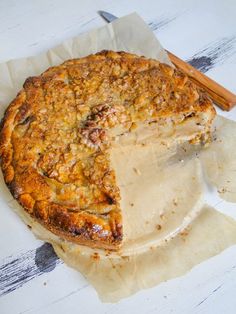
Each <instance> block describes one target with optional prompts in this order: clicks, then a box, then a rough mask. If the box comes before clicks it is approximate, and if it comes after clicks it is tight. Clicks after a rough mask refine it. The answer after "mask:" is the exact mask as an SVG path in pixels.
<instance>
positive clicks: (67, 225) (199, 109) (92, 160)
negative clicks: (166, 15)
mask: <svg viewBox="0 0 236 314" xmlns="http://www.w3.org/2000/svg"><path fill="white" fill-rule="evenodd" d="M214 117H215V110H214V107H213V105H212V102H211V100H210V99H209V98H208V97H207V95H206V94H205V93H204V91H202V90H200V89H199V88H198V87H196V86H195V85H194V84H193V83H192V82H191V81H190V80H189V79H188V77H187V76H186V75H184V74H183V73H182V72H180V71H179V70H177V69H174V68H172V67H170V66H168V65H166V64H161V63H159V62H158V61H157V60H152V59H146V58H144V57H140V56H137V55H134V54H130V53H126V52H113V51H102V52H100V53H97V54H95V55H90V56H87V57H84V58H81V59H74V60H68V61H66V62H64V63H63V64H61V65H59V66H55V67H51V68H49V69H48V70H47V71H45V72H44V73H43V74H41V75H40V76H37V77H30V78H28V79H27V80H26V81H25V83H24V85H23V89H22V90H21V91H20V92H19V94H18V95H17V97H16V98H15V99H14V100H13V101H12V103H11V104H10V105H9V107H8V108H7V110H6V112H5V115H4V118H3V120H2V125H1V132H0V154H1V167H2V171H3V175H4V179H5V182H6V184H7V185H8V187H9V189H10V191H11V193H12V195H13V197H14V198H15V199H16V200H17V201H18V202H19V203H20V204H21V205H22V207H23V208H24V210H25V211H26V212H27V213H29V214H30V215H31V217H33V218H34V219H35V220H37V221H38V222H39V223H41V224H42V225H43V226H44V227H45V228H46V229H48V230H49V231H51V232H53V233H54V234H56V235H58V236H60V237H61V238H62V239H67V240H69V241H72V242H76V243H78V244H83V245H87V246H90V247H97V248H103V249H110V250H117V249H119V247H120V245H121V243H122V238H123V232H122V211H121V208H120V190H119V187H118V186H117V184H116V174H115V171H114V169H113V168H112V166H111V163H110V150H111V148H112V146H113V145H115V143H116V142H117V141H121V142H122V143H124V145H125V143H126V141H127V139H129V138H131V139H132V141H133V142H132V143H133V145H148V143H149V141H152V138H162V139H167V138H168V137H171V138H175V140H176V141H186V140H187V141H191V142H193V143H198V142H208V141H209V139H210V132H211V125H212V122H213V119H214ZM147 162H148V160H147Z"/></svg>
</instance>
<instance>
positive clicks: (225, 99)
mask: <svg viewBox="0 0 236 314" xmlns="http://www.w3.org/2000/svg"><path fill="white" fill-rule="evenodd" d="M167 53H168V56H169V58H170V60H171V62H172V63H173V64H174V65H175V66H176V68H179V69H180V70H182V72H184V73H185V74H187V75H188V76H189V77H190V79H191V80H192V81H193V82H194V83H195V84H196V85H198V86H199V87H201V88H203V89H204V90H205V91H206V92H207V94H208V95H209V97H210V98H211V99H212V101H213V102H214V103H215V104H216V105H217V106H218V107H220V108H221V109H223V110H226V111H229V110H231V109H232V108H233V107H234V106H235V105H236V95H235V94H233V93H231V92H230V91H229V90H227V89H226V88H224V87H223V86H221V85H220V84H218V83H216V82H215V81H213V80H212V79H210V78H209V77H207V76H206V75H205V74H203V73H201V72H200V71H198V70H197V69H195V68H194V67H192V66H191V65H190V64H188V63H187V62H185V61H183V60H181V59H180V58H178V57H177V56H175V55H174V54H173V53H171V52H169V51H167Z"/></svg>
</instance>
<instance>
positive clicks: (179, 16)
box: [0, 0, 236, 314]
mask: <svg viewBox="0 0 236 314" xmlns="http://www.w3.org/2000/svg"><path fill="white" fill-rule="evenodd" d="M97 10H106V11H109V12H111V13H113V14H115V15H117V16H122V15H125V14H128V13H131V12H133V11H137V12H138V13H139V14H140V15H141V16H142V17H143V18H144V20H145V21H146V22H147V23H149V24H150V26H151V27H152V29H153V30H154V32H155V34H156V35H157V36H158V38H159V40H160V41H161V43H162V44H163V46H164V47H165V48H167V49H168V50H170V51H172V52H174V53H175V54H176V55H178V56H180V57H181V58H183V59H185V60H189V61H191V63H192V64H194V65H195V66H197V67H198V68H199V69H201V70H202V71H204V72H207V75H209V76H210V77H212V78H214V79H215V80H217V81H218V82H219V83H221V84H223V85H224V86H226V87H227V88H229V89H231V90H232V91H234V92H236V84H235V81H236V18H235V16H236V1H234V0H231V1H230V0H224V1H222V0H217V1H216V0H215V1H213V0H212V1H211V0H207V1H206V0H199V1H195V0H178V1H176V0H165V1H160V0H146V1H141V0H133V1H127V0H120V1H114V0H86V1H82V0H67V1H65V0H58V1H53V0H37V1H29V0H28V1H27V0H0V43H1V45H0V62H1V61H6V60H8V59H13V58H19V57H24V56H29V55H34V54H37V53H39V52H42V51H44V50H46V49H48V48H50V47H52V46H54V45H56V44H59V43H60V42H61V41H62V40H64V39H67V38H69V37H72V36H75V35H78V34H79V33H81V32H85V31H87V30H90V29H92V28H94V27H97V26H101V25H103V24H104V23H105V22H104V21H103V20H102V19H101V18H100V17H99V16H98V14H97ZM223 115H225V116H228V117H230V118H232V119H234V120H236V109H234V110H233V111H232V112H229V113H223ZM1 193H2V191H0V197H1ZM208 202H209V203H210V204H212V205H215V207H216V208H217V209H218V210H220V211H222V212H224V213H226V214H228V215H231V216H233V217H234V218H235V219H236V205H235V204H230V203H226V202H224V201H222V200H221V199H219V198H215V197H214V198H211V197H209V200H208ZM0 217H1V219H0V248H1V249H0V294H1V297H0V313H1V314H13V313H14V314H15V313H17V314H19V313H27V314H28V313H29V314H31V313H32V314H33V313H37V314H38V313H40V314H41V313H42V314H46V313H48V314H49V313H50V314H53V313H57V314H62V313H76V314H77V313H93V312H96V313H123V314H124V313H129V314H131V313H181V314H183V313H186V314H189V313H207V314H209V313H214V314H215V313H216V314H218V313H219V314H221V313H230V314H233V313H236V247H231V248H229V249H228V250H226V251H224V252H223V253H222V254H220V255H218V256H216V257H214V258H211V259H210V260H208V261H206V262H204V263H202V264H200V265H198V266H197V267H195V268H194V269H192V271H191V272H189V273H188V274H187V275H185V276H183V277H181V278H177V279H174V280H171V281H168V282H166V283H163V284H161V285H159V286H157V287H155V288H152V289H149V290H146V291H141V292H139V293H138V294H136V295H134V296H132V297H130V298H128V299H125V300H122V301H121V302H119V303H117V304H102V303H101V302H100V301H99V299H98V297H97V295H96V292H95V290H94V289H93V288H92V287H91V286H90V285H88V284H87V282H86V280H85V279H83V278H82V276H81V275H80V274H79V273H77V272H75V271H74V270H72V269H70V268H68V267H67V266H65V265H64V264H63V263H62V262H61V261H60V260H58V259H57V258H56V256H55V255H54V254H53V252H52V250H51V248H50V246H49V245H45V244H43V243H42V242H41V241H38V240H36V239H35V238H34V236H33V235H32V234H31V232H30V231H29V230H28V229H27V227H26V226H25V225H24V224H23V223H22V222H21V221H20V219H19V218H18V217H16V215H15V214H14V213H13V212H12V211H11V210H10V209H9V208H8V207H5V208H3V207H2V208H0Z"/></svg>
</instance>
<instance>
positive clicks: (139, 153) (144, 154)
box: [0, 14, 236, 302]
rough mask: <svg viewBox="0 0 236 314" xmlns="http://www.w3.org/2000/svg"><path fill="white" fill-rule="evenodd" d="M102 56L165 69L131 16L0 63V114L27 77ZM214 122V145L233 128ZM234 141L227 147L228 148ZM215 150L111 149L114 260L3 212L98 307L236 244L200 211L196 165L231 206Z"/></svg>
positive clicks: (234, 230)
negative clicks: (119, 232)
mask: <svg viewBox="0 0 236 314" xmlns="http://www.w3.org/2000/svg"><path fill="white" fill-rule="evenodd" d="M103 49H112V50H116V51H119V50H125V51H128V52H133V53H136V54H138V55H144V56H146V57H152V58H156V59H158V60H160V61H161V62H165V63H169V64H171V63H170V61H169V60H168V57H167V55H166V52H165V51H164V49H163V48H162V47H161V45H160V43H159V42H158V41H157V39H156V38H155V36H154V35H153V33H152V32H151V31H150V29H149V28H148V26H147V25H146V24H145V23H144V22H143V20H142V19H141V18H140V17H139V16H138V15H137V14H131V15H129V16H126V17H123V18H121V19H119V20H116V21H114V22H113V23H111V24H107V25H106V26H104V27H102V28H99V29H96V30H93V31H91V32H89V33H86V34H82V35H80V36H78V37H76V38H73V39H69V40H68V41H66V42H63V43H62V44H61V45H59V46H57V47H55V48H53V49H51V50H49V51H48V52H46V53H43V54H41V55H39V56H35V57H30V58H25V59H19V60H12V61H9V62H6V63H2V64H0V110H1V112H0V113H1V115H2V114H3V111H4V110H5V108H6V107H7V105H8V104H9V102H10V101H11V100H12V99H13V98H14V97H15V95H16V94H17V92H18V91H19V90H20V89H21V87H22V84H23V82H24V80H25V79H26V78H27V77H28V76H35V75H38V74H40V73H41V72H43V71H44V70H46V69H47V68H48V67H50V66H53V65H57V64H59V63H61V62H63V61H65V60H67V59H69V58H77V57H82V56H85V55H88V54H90V53H95V52H98V51H100V50H103ZM217 123H218V126H219V128H218V126H217V125H216V127H217V128H218V129H217V130H218V132H219V134H218V135H220V137H221V140H222V141H225V138H227V139H229V137H230V132H231V129H232V128H233V129H234V130H236V128H235V123H234V122H232V123H233V124H232V125H231V122H228V121H225V120H222V119H221V118H219V119H218V121H217ZM221 126H222V127H221ZM225 130H226V132H225ZM234 133H235V134H236V132H234ZM235 134H234V136H232V139H231V142H230V145H234V147H235V145H236V137H235ZM217 143H218V144H217ZM224 143H225V142H224ZM158 145H159V146H158ZM217 145H218V146H217ZM219 145H220V142H216V143H215V144H214V145H213V146H212V148H211V146H210V147H209V148H208V149H206V150H205V151H204V153H203V154H202V152H199V151H198V153H199V154H200V155H201V156H200V159H198V158H196V157H195V155H194V153H190V152H188V153H185V154H184V156H183V159H182V157H181V158H180V159H179V158H178V156H179V150H181V147H175V146H171V147H167V148H166V147H165V148H163V147H162V148H161V146H160V143H159V144H157V143H156V144H152V145H151V146H147V147H146V148H142V147H138V146H136V147H135V148H132V149H130V148H128V147H124V148H122V149H121V148H119V149H118V148H115V149H116V151H115V150H114V151H113V152H112V163H113V166H114V168H115V169H116V173H117V178H118V184H119V186H120V189H121V194H122V208H123V210H124V212H123V216H124V231H125V243H124V247H123V248H122V250H121V252H119V254H117V253H113V254H109V255H108V254H107V252H104V251H101V250H100V251H99V250H93V249H90V248H87V247H83V246H79V245H75V244H72V243H69V242H67V241H64V240H62V239H60V238H58V237H57V236H55V235H53V234H52V233H50V232H49V231H47V230H45V229H44V228H43V227H42V226H41V225H39V224H38V223H37V222H35V221H34V220H33V219H32V218H31V217H29V216H28V215H27V214H26V213H25V212H24V211H23V210H22V208H21V207H20V206H19V205H18V204H17V203H16V202H11V206H13V208H14V210H15V211H16V212H17V213H18V214H19V215H20V216H21V217H22V219H23V220H24V221H25V222H26V223H27V224H29V225H31V226H32V230H33V231H34V233H35V234H36V235H37V237H39V238H41V239H43V240H45V241H48V242H51V243H52V244H53V246H54V248H55V250H56V252H57V254H58V255H59V256H60V257H61V258H62V259H63V260H64V261H65V262H66V263H68V265H70V266H72V267H74V268H76V269H78V270H79V271H80V272H82V274H84V275H85V276H86V277H87V278H88V280H89V282H91V283H92V284H93V285H94V287H95V289H96V290H97V292H98V294H99V297H100V298H101V299H102V300H103V301H106V302H116V301H117V300H119V299H121V298H123V297H127V296H129V295H131V294H132V293H135V292H136V291H138V290H140V289H143V288H148V287H151V286H153V285H155V284H157V283H159V282H161V281H163V280H167V279H170V278H174V277H176V276H179V275H182V274H184V273H185V272H187V271H188V270H189V269H191V268H192V267H193V266H194V265H196V264H197V263H199V262H201V261H203V260H205V259H207V258H209V257H211V256H213V255H215V254H218V253H219V252H221V251H222V250H224V249H225V248H227V247H228V246H230V245H232V244H234V243H235V242H236V223H235V221H233V220H232V219H230V218H227V217H226V216H224V215H222V214H219V213H217V212H216V211H215V210H214V209H212V208H209V207H207V206H202V196H203V190H204V182H203V175H202V172H203V165H204V171H205V172H206V173H207V175H208V177H209V179H210V181H211V183H213V184H216V185H217V186H218V188H219V189H220V188H221V183H220V182H221V178H222V176H223V177H224V182H227V180H229V179H228V178H229V177H230V180H231V181H232V183H231V185H230V189H231V194H230V193H229V194H227V196H226V197H225V198H226V199H230V200H233V201H235V194H232V191H234V192H233V193H235V186H236V182H235V179H234V177H232V175H231V174H232V173H231V171H232V169H235V168H234V165H235V163H234V162H233V160H234V159H235V158H234V156H235V155H234V154H231V153H232V147H231V146H229V145H224V148H223V151H222V149H221V147H220V149H219ZM184 152H185V151H184ZM212 154H213V155H212ZM212 158H213V159H214V163H211V160H212ZM147 160H148V163H147ZM219 160H221V164H224V162H225V161H227V165H229V166H227V167H223V170H222V167H221V168H220V171H219V172H217V173H218V174H217V175H215V174H214V170H215V166H216V164H218V163H219ZM153 165H155V167H154V168H155V170H156V171H155V172H153ZM1 184H4V183H3V182H1ZM6 199H7V198H6ZM2 201H4V200H2ZM132 204H133V205H132ZM219 235H220V236H219ZM104 283H105V284H104Z"/></svg>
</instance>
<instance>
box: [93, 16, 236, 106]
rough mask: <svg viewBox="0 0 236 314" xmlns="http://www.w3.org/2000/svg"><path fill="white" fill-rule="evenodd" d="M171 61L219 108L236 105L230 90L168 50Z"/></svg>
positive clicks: (112, 17)
mask: <svg viewBox="0 0 236 314" xmlns="http://www.w3.org/2000/svg"><path fill="white" fill-rule="evenodd" d="M98 14H99V15H100V16H101V17H102V18H103V19H104V20H105V21H106V22H108V23H111V22H112V21H114V20H116V19H118V17H117V16H115V15H113V14H111V13H109V12H106V11H101V10H100V11H98ZM166 52H167V54H168V57H169V58H170V61H171V62H172V63H173V64H174V65H175V66H176V68H179V69H180V70H181V71H182V72H184V73H185V74H187V75H188V76H189V78H190V79H191V80H192V81H193V82H194V83H195V84H196V85H198V86H199V87H201V88H203V89H204V90H205V91H206V92H207V94H208V96H209V97H210V98H211V99H212V100H213V102H214V103H215V104H216V105H217V106H219V107H220V108H221V109H222V110H226V111H229V110H231V109H232V108H233V107H234V106H235V105H236V95H235V94H233V93H231V92H230V91H229V90H227V89H226V88H224V87H223V86H221V85H220V84H218V83H217V82H215V81H213V80H212V79H210V78H209V77H208V76H206V75H205V74H203V73H202V72H200V71H198V70H197V69H196V68H194V67H193V66H191V65H190V64H189V63H187V62H185V61H183V60H181V59H180V58H179V57H177V56H175V55H174V54H173V53H171V52H169V51H168V50H166Z"/></svg>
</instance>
